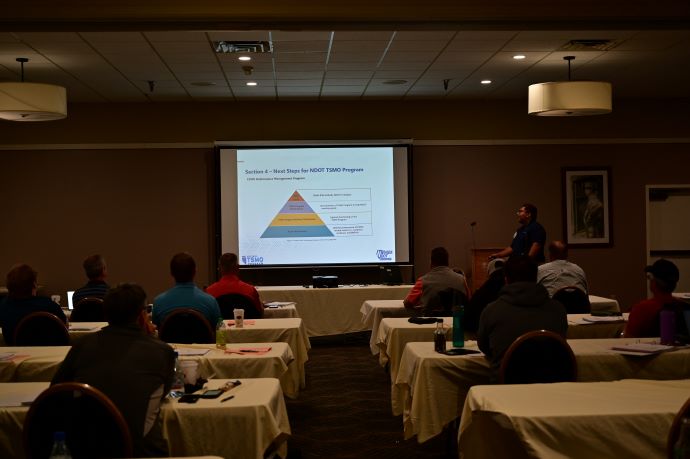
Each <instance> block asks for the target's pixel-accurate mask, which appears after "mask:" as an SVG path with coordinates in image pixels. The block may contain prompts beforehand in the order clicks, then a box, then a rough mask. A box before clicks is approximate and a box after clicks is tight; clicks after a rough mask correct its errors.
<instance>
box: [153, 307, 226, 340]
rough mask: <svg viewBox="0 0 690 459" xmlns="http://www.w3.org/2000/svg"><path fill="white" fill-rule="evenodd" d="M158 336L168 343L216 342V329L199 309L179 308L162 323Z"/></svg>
mask: <svg viewBox="0 0 690 459" xmlns="http://www.w3.org/2000/svg"><path fill="white" fill-rule="evenodd" d="M158 337H159V338H160V339H161V340H163V341H165V342H166V343H180V344H192V343H199V344H202V343H215V342H216V333H215V329H214V328H213V327H211V324H209V323H208V320H206V317H204V316H203V314H201V313H200V312H199V311H195V310H194V309H189V308H179V309H175V310H174V311H172V312H171V313H170V314H168V316H167V317H166V318H165V319H164V320H163V323H161V327H160V330H158Z"/></svg>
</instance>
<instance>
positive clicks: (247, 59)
mask: <svg viewBox="0 0 690 459" xmlns="http://www.w3.org/2000/svg"><path fill="white" fill-rule="evenodd" d="M237 59H239V60H241V61H251V60H252V58H251V57H249V56H240V57H238V58H237Z"/></svg>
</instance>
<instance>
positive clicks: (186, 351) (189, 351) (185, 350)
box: [175, 347, 209, 356]
mask: <svg viewBox="0 0 690 459" xmlns="http://www.w3.org/2000/svg"><path fill="white" fill-rule="evenodd" d="M175 350H176V351H177V354H178V355H180V356H183V355H206V354H208V351H209V349H194V348H191V347H178V348H176V349H175Z"/></svg>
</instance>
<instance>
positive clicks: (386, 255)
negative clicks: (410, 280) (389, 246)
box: [376, 249, 393, 261]
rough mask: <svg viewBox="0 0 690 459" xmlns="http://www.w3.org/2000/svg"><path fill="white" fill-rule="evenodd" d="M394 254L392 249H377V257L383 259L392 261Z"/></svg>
mask: <svg viewBox="0 0 690 459" xmlns="http://www.w3.org/2000/svg"><path fill="white" fill-rule="evenodd" d="M392 254H393V251H392V250H381V249H379V250H377V251H376V258H378V259H379V260H381V261H384V260H385V261H392V259H391V255H392Z"/></svg>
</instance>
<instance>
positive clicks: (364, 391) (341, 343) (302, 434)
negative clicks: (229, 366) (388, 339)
mask: <svg viewBox="0 0 690 459" xmlns="http://www.w3.org/2000/svg"><path fill="white" fill-rule="evenodd" d="M306 374H307V388H306V389H305V390H304V391H302V392H300V395H299V398H298V399H297V400H290V399H286V402H287V409H288V415H289V417H290V426H291V428H292V438H291V439H290V440H289V442H288V449H289V451H290V452H289V455H288V457H289V458H290V459H297V458H301V459H311V458H322V457H331V458H364V457H367V458H383V459H385V458H391V459H393V458H394V459H407V458H420V457H428V458H441V457H445V456H452V455H453V452H452V449H451V448H450V446H449V444H450V442H449V440H450V437H449V436H448V435H440V436H438V437H436V438H433V439H431V440H429V441H427V442H426V443H424V444H421V445H420V444H418V443H417V440H416V438H413V439H411V440H407V441H405V440H403V425H402V416H393V414H392V412H391V399H390V393H391V389H390V376H389V375H388V373H386V372H385V370H384V369H383V368H382V367H381V366H379V364H378V358H377V357H375V356H373V355H372V354H371V351H370V350H369V333H357V334H351V335H345V336H340V337H332V338H330V337H329V338H316V339H312V348H311V350H310V351H309V361H308V362H307V364H306Z"/></svg>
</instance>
